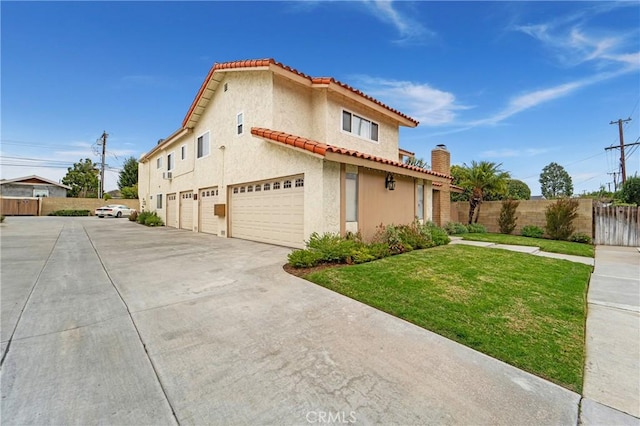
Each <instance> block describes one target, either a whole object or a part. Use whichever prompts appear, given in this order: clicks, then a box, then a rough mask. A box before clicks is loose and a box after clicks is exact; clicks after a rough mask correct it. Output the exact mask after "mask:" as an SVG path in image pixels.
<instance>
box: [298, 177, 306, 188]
mask: <svg viewBox="0 0 640 426" xmlns="http://www.w3.org/2000/svg"><path fill="white" fill-rule="evenodd" d="M303 186H304V179H296V188H302V187H303Z"/></svg>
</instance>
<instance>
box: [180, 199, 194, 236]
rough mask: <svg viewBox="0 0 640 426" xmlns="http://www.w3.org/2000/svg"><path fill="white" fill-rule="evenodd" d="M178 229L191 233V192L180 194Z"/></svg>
mask: <svg viewBox="0 0 640 426" xmlns="http://www.w3.org/2000/svg"><path fill="white" fill-rule="evenodd" d="M180 228H182V229H188V230H189V231H193V191H186V192H181V193H180Z"/></svg>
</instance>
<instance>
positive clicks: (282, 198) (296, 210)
mask: <svg viewBox="0 0 640 426" xmlns="http://www.w3.org/2000/svg"><path fill="white" fill-rule="evenodd" d="M230 210H231V211H230V221H231V236H232V237H234V238H243V239H247V240H253V241H261V242H264V243H270V244H278V245H283V246H288V247H303V246H304V176H295V177H288V178H280V179H271V180H269V181H263V182H257V183H247V184H243V185H237V186H234V187H233V188H232V190H231V209H230Z"/></svg>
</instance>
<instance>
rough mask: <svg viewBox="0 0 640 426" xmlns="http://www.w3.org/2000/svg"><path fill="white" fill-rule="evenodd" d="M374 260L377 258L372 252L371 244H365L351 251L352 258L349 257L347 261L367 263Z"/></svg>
mask: <svg viewBox="0 0 640 426" xmlns="http://www.w3.org/2000/svg"><path fill="white" fill-rule="evenodd" d="M372 260H376V258H375V256H373V255H372V254H371V250H370V249H369V246H366V245H363V246H361V247H359V248H357V249H355V250H354V251H353V252H352V253H351V256H350V258H349V259H347V263H366V262H371V261H372Z"/></svg>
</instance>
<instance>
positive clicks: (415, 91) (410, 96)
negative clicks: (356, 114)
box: [351, 75, 470, 126]
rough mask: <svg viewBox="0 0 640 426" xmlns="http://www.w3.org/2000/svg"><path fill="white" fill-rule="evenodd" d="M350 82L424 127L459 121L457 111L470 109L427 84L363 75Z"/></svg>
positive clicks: (447, 93)
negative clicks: (355, 83)
mask: <svg viewBox="0 0 640 426" xmlns="http://www.w3.org/2000/svg"><path fill="white" fill-rule="evenodd" d="M351 80H352V81H355V82H357V85H358V86H359V87H361V88H362V90H363V91H364V92H365V93H367V94H369V95H371V96H373V97H374V98H376V99H378V100H380V101H381V102H384V103H385V104H387V105H389V106H390V107H392V108H395V109H398V110H400V111H402V112H403V113H406V114H408V115H409V116H411V117H413V118H415V119H416V120H418V121H420V123H421V124H425V125H430V126H436V125H441V124H448V123H451V122H453V121H455V119H456V111H458V110H463V109H469V108H470V107H468V106H464V105H459V104H457V103H456V98H455V96H454V95H453V93H450V92H445V91H442V90H439V89H436V88H433V87H431V86H430V85H428V84H426V83H414V82H411V81H400V80H389V79H383V78H375V77H369V76H363V75H358V76H354V77H352V78H351Z"/></svg>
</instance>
